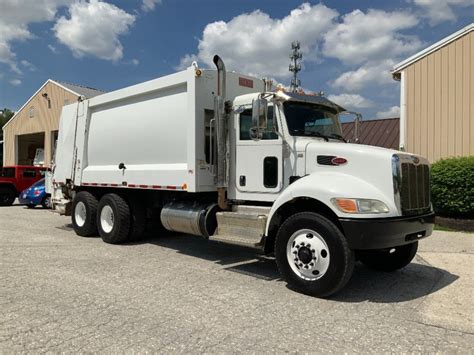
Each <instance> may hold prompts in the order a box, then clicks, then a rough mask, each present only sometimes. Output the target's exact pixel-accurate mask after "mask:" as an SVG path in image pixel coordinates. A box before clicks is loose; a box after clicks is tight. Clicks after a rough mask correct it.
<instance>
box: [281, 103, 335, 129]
mask: <svg viewBox="0 0 474 355" xmlns="http://www.w3.org/2000/svg"><path fill="white" fill-rule="evenodd" d="M283 107H284V111H285V117H286V122H287V124H288V130H289V131H290V134H291V135H292V136H324V137H331V136H340V135H341V126H340V125H339V119H338V116H337V113H336V112H335V111H333V110H331V109H329V108H326V107H323V106H319V105H315V104H308V103H303V102H295V101H287V102H285V103H284V104H283Z"/></svg>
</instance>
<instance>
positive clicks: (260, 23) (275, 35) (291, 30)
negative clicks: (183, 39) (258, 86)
mask: <svg viewBox="0 0 474 355" xmlns="http://www.w3.org/2000/svg"><path fill="white" fill-rule="evenodd" d="M336 16H337V12H336V11H335V10H333V9H330V8H328V7H326V6H324V5H323V4H317V5H314V6H312V5H310V4H308V3H304V4H302V5H301V6H299V7H298V8H296V9H294V10H292V11H291V12H290V14H289V15H287V16H286V17H284V18H283V19H274V18H271V17H270V16H269V15H268V14H266V13H264V12H262V11H260V10H256V11H254V12H252V13H245V14H242V15H239V16H237V17H234V18H233V19H231V20H230V21H229V22H224V21H217V22H213V23H210V24H208V25H207V26H206V27H205V29H204V31H203V34H202V38H201V39H200V40H199V45H198V53H197V54H187V55H185V56H184V57H183V58H181V62H180V65H179V66H178V68H179V69H183V68H184V67H186V66H188V65H189V64H190V62H191V61H193V60H196V59H199V60H200V61H201V62H204V63H205V64H206V65H212V64H211V63H212V58H213V56H214V55H215V54H219V55H220V56H221V57H222V58H223V59H224V61H225V64H226V67H227V69H229V70H239V71H241V72H244V73H249V74H257V75H261V76H268V75H273V76H276V77H288V76H289V74H290V73H289V71H288V63H289V59H288V52H289V50H290V48H291V47H290V45H291V42H292V41H294V40H299V41H300V42H301V44H302V48H301V50H302V52H303V55H304V59H305V60H306V61H315V60H316V58H317V54H318V47H319V43H320V42H321V40H322V38H323V34H324V33H325V32H326V31H327V30H328V29H329V28H330V27H331V26H333V20H334V19H335V17H336Z"/></svg>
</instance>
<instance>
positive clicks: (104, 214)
mask: <svg viewBox="0 0 474 355" xmlns="http://www.w3.org/2000/svg"><path fill="white" fill-rule="evenodd" d="M100 226H101V228H102V230H103V231H104V232H105V233H110V232H111V231H112V229H113V228H114V211H113V210H112V207H110V206H108V205H106V206H104V207H103V208H102V211H100Z"/></svg>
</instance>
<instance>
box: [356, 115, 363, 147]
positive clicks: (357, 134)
mask: <svg viewBox="0 0 474 355" xmlns="http://www.w3.org/2000/svg"><path fill="white" fill-rule="evenodd" d="M360 121H362V115H361V114H360V113H356V118H355V120H354V143H359V125H360Z"/></svg>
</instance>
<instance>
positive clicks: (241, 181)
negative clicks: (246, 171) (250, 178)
mask: <svg viewBox="0 0 474 355" xmlns="http://www.w3.org/2000/svg"><path fill="white" fill-rule="evenodd" d="M246 183H247V178H246V177H245V175H240V177H239V185H240V186H245V184H246Z"/></svg>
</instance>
